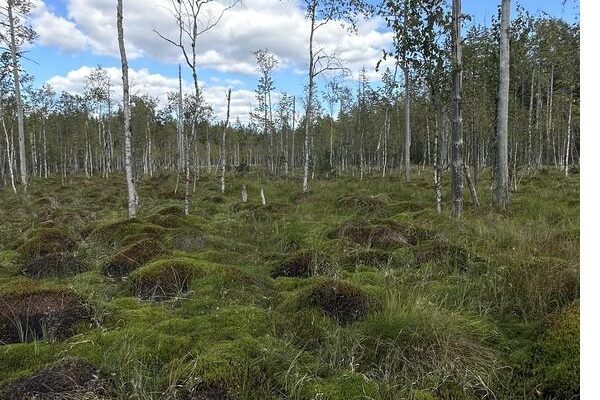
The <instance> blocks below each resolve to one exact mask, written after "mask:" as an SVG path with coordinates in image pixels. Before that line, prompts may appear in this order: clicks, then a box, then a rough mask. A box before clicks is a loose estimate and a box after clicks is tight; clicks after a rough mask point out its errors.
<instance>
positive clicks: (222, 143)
mask: <svg viewBox="0 0 600 400" xmlns="http://www.w3.org/2000/svg"><path fill="white" fill-rule="evenodd" d="M230 108H231V88H230V89H229V90H228V91H227V118H226V119H225V126H223V137H222V139H221V193H225V166H226V164H227V161H226V159H225V157H226V154H225V134H226V132H227V127H228V126H229V110H230Z"/></svg>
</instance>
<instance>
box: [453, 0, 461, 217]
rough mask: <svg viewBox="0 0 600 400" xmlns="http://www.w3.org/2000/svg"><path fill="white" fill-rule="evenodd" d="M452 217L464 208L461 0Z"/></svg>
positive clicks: (456, 11)
mask: <svg viewBox="0 0 600 400" xmlns="http://www.w3.org/2000/svg"><path fill="white" fill-rule="evenodd" d="M452 75H453V84H452V215H453V216H454V217H455V218H460V215H461V213H462V208H463V132H462V111H461V107H462V104H461V102H462V98H461V95H462V75H463V73H462V39H461V0H452Z"/></svg>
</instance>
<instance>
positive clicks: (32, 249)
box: [17, 228, 77, 260]
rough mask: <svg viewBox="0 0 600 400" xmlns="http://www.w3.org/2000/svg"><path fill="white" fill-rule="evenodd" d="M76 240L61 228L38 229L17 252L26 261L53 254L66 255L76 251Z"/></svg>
mask: <svg viewBox="0 0 600 400" xmlns="http://www.w3.org/2000/svg"><path fill="white" fill-rule="evenodd" d="M76 245H77V243H76V242H75V240H74V239H73V238H72V237H71V236H69V235H68V234H67V233H65V232H64V231H63V230H62V229H59V228H40V229H36V230H34V231H33V232H31V234H30V235H29V237H28V238H27V240H26V241H25V242H24V243H23V244H21V245H20V246H19V247H18V248H17V251H18V252H19V254H20V255H21V256H22V257H23V259H24V260H32V259H34V258H38V257H41V256H45V255H48V254H51V253H65V252H69V251H72V250H74V249H75V246H76Z"/></svg>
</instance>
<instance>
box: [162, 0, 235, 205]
mask: <svg viewBox="0 0 600 400" xmlns="http://www.w3.org/2000/svg"><path fill="white" fill-rule="evenodd" d="M238 3H239V0H230V1H229V2H227V3H225V4H222V3H220V2H218V1H217V0H171V14H172V16H173V18H174V20H175V23H176V25H177V36H176V37H175V38H170V37H167V36H165V35H163V34H161V33H160V32H158V31H157V30H154V32H155V33H156V34H157V35H158V36H160V37H161V38H162V39H163V40H165V41H166V42H168V43H170V44H171V45H173V46H175V47H176V48H178V49H179V50H180V51H181V54H182V56H183V58H184V60H185V62H186V64H187V66H188V67H189V69H190V72H191V73H192V79H193V83H194V99H193V100H194V101H193V107H192V117H191V132H190V136H189V137H188V138H187V140H185V142H186V143H185V146H184V147H185V200H184V212H185V215H188V214H189V210H190V153H191V151H190V149H191V145H192V143H194V141H195V140H196V125H197V123H198V117H199V114H200V112H201V107H200V105H201V101H202V96H201V91H200V82H199V79H198V45H199V40H200V38H201V36H202V35H204V34H205V33H207V32H208V31H210V30H212V29H213V28H214V27H216V26H217V25H218V24H219V22H220V21H221V19H222V18H223V15H225V12H227V11H228V10H230V9H232V8H233V7H235V6H236V5H237V4H238ZM209 9H212V11H213V12H211V11H210V10H209ZM215 10H218V11H216V12H214V11H215Z"/></svg>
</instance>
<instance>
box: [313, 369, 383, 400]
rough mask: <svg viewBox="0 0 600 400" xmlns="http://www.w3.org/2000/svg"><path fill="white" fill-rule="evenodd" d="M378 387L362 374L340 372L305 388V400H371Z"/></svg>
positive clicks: (375, 395)
mask: <svg viewBox="0 0 600 400" xmlns="http://www.w3.org/2000/svg"><path fill="white" fill-rule="evenodd" d="M377 391H378V385H377V383H376V382H373V381H371V380H369V379H368V378H367V377H365V376H364V375H362V374H359V373H356V372H351V371H341V372H338V373H337V374H335V375H334V376H332V377H328V378H324V379H320V380H319V381H318V382H317V383H315V384H312V385H310V387H309V388H307V390H306V393H305V395H306V396H309V397H307V398H318V399H327V400H346V399H373V398H376V397H377Z"/></svg>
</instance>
